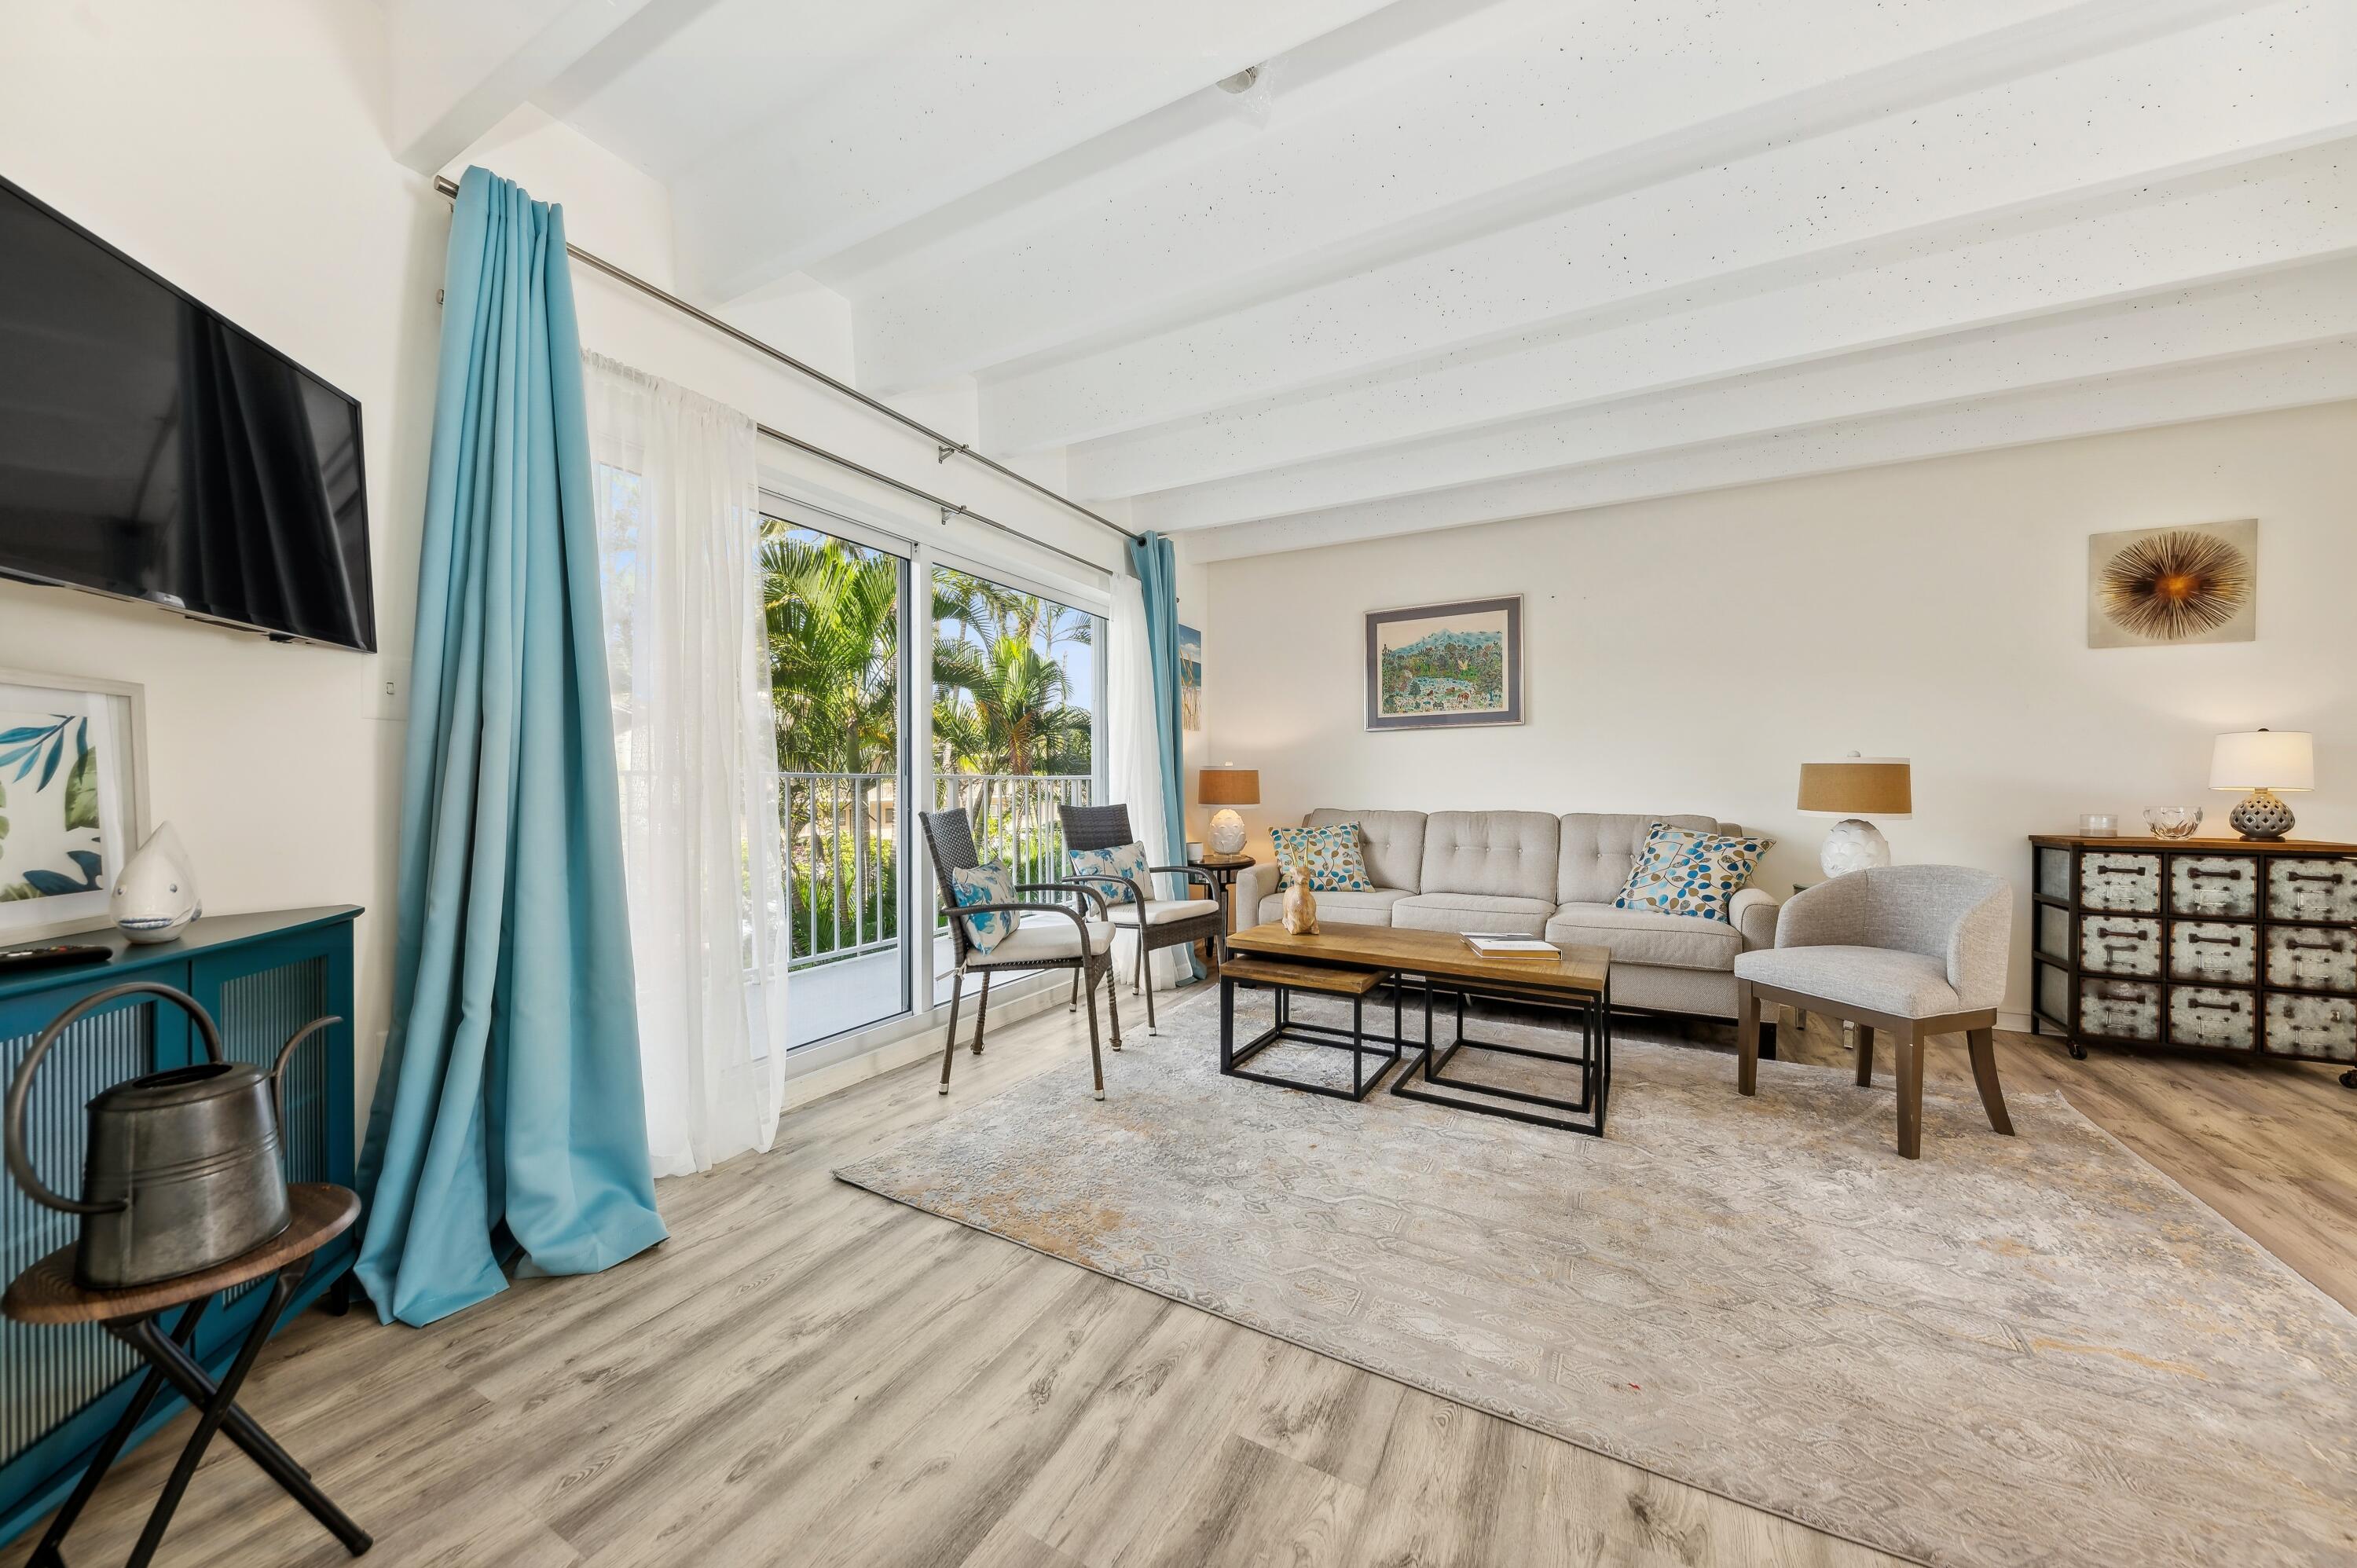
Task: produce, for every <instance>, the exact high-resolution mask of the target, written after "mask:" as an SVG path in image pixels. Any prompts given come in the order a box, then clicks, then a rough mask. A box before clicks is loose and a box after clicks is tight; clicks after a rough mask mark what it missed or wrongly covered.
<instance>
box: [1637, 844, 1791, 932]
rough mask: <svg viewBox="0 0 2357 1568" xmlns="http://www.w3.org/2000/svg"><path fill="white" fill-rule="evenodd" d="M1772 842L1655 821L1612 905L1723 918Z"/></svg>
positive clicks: (1707, 917) (1707, 918)
mask: <svg viewBox="0 0 2357 1568" xmlns="http://www.w3.org/2000/svg"><path fill="white" fill-rule="evenodd" d="M1775 842H1776V841H1775V840H1774V839H1764V838H1730V837H1728V836H1727V834H1725V833H1703V832H1695V831H1694V830H1693V829H1691V828H1674V827H1672V826H1670V824H1669V823H1667V822H1655V823H1654V824H1653V826H1652V832H1648V833H1647V834H1646V835H1645V843H1644V846H1643V847H1642V848H1641V849H1640V850H1639V851H1638V852H1637V864H1636V865H1632V866H1631V867H1630V868H1629V880H1628V882H1627V884H1626V885H1624V886H1622V887H1621V889H1620V897H1617V898H1615V899H1613V900H1612V907H1613V908H1616V909H1651V910H1652V911H1653V912H1654V913H1656V914H1661V915H1692V916H1695V917H1696V918H1700V919H1705V920H1724V919H1726V918H1727V904H1728V903H1729V902H1730V901H1731V900H1732V899H1733V898H1734V897H1735V895H1736V894H1737V893H1738V891H1740V890H1741V889H1742V887H1743V886H1744V885H1745V884H1746V883H1748V882H1749V881H1750V880H1751V869H1752V867H1754V866H1756V865H1759V864H1760V856H1761V855H1763V854H1767V853H1768V846H1769V845H1770V844H1772V843H1775Z"/></svg>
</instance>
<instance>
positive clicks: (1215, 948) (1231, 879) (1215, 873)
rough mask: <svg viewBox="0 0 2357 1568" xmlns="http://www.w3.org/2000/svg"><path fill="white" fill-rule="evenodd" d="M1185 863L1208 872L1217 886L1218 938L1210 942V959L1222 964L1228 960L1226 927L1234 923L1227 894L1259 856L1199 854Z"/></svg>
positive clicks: (1258, 860)
mask: <svg viewBox="0 0 2357 1568" xmlns="http://www.w3.org/2000/svg"><path fill="white" fill-rule="evenodd" d="M1187 864H1188V865H1191V866H1194V867H1195V868H1197V869H1198V870H1200V871H1208V872H1210V873H1211V880H1212V882H1213V883H1215V884H1216V885H1217V886H1218V890H1219V895H1220V940H1218V941H1216V942H1214V943H1212V944H1211V959H1212V961H1213V962H1214V963H1220V964H1223V963H1225V962H1227V961H1228V928H1229V927H1230V926H1232V925H1233V924H1234V920H1233V919H1232V915H1233V914H1234V911H1233V910H1232V909H1230V908H1228V895H1229V893H1230V892H1231V891H1232V889H1233V888H1234V886H1235V885H1236V878H1237V877H1238V876H1239V875H1242V874H1243V871H1244V869H1245V867H1247V866H1253V865H1259V864H1260V857H1259V856H1258V855H1251V854H1199V855H1196V856H1194V857H1192V858H1190V859H1189V861H1188V862H1187Z"/></svg>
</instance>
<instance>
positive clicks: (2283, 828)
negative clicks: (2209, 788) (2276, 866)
mask: <svg viewBox="0 0 2357 1568" xmlns="http://www.w3.org/2000/svg"><path fill="white" fill-rule="evenodd" d="M2226 821H2227V822H2230V823H2232V824H2233V829H2234V831H2235V832H2238V833H2240V834H2242V835H2243V836H2244V838H2246V839H2262V840H2265V839H2279V838H2281V837H2283V836H2284V834H2286V833H2287V832H2291V824H2292V815H2291V808H2290V807H2289V806H2287V805H2285V804H2284V803H2283V801H2282V800H2281V799H2280V798H2278V797H2277V796H2276V794H2275V793H2274V792H2273V791H2271V790H2266V789H2254V790H2252V791H2251V792H2250V793H2249V794H2247V795H2245V796H2244V797H2243V798H2242V800H2239V801H2237V802H2235V805H2234V809H2233V811H2230V812H2228V813H2227V814H2226Z"/></svg>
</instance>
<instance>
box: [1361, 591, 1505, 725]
mask: <svg viewBox="0 0 2357 1568" xmlns="http://www.w3.org/2000/svg"><path fill="white" fill-rule="evenodd" d="M1522 722H1523V596H1521V595H1520V594H1510V595H1507V596H1504V597H1502V598H1495V599H1460V600H1458V602H1456V603H1454V604H1445V605H1412V606H1409V607H1405V608H1402V609H1394V610H1369V611H1368V612H1367V727H1368V728H1369V729H1371V730H1374V729H1466V728H1470V727H1471V726H1473V725H1518V724H1521V723H1522Z"/></svg>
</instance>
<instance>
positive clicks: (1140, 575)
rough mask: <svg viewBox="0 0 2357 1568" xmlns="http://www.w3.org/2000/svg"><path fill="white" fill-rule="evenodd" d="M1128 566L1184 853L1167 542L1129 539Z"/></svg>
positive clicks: (1172, 584)
mask: <svg viewBox="0 0 2357 1568" xmlns="http://www.w3.org/2000/svg"><path fill="white" fill-rule="evenodd" d="M1129 565H1130V570H1131V571H1133V572H1135V574H1136V575H1137V583H1138V587H1139V589H1140V590H1141V591H1142V592H1143V593H1144V595H1145V596H1146V642H1147V644H1148V645H1149V647H1150V648H1151V650H1152V651H1153V654H1154V730H1155V734H1156V735H1157V736H1159V737H1160V738H1161V741H1162V814H1163V816H1164V818H1165V819H1166V820H1167V821H1168V822H1169V824H1170V845H1171V847H1172V848H1173V849H1175V850H1177V851H1179V853H1180V854H1184V853H1185V852H1186V846H1187V808H1186V805H1185V803H1184V802H1185V796H1184V794H1183V793H1182V785H1183V780H1184V778H1185V775H1186V754H1185V752H1184V751H1183V749H1182V747H1183V746H1184V740H1183V737H1182V736H1180V734H1179V585H1178V566H1177V564H1176V563H1175V562H1174V561H1173V559H1172V556H1171V551H1170V541H1168V539H1165V538H1163V537H1162V535H1160V534H1158V533H1147V534H1146V535H1144V536H1142V537H1140V538H1136V539H1133V540H1131V541H1130V542H1129ZM1179 952H1180V953H1181V954H1183V955H1184V956H1185V959H1186V962H1187V974H1188V977H1189V979H1194V980H1200V979H1201V978H1202V977H1203V966H1202V965H1201V964H1200V963H1199V962H1198V961H1196V958H1195V950H1194V949H1193V948H1192V947H1183V948H1180V949H1179Z"/></svg>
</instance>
